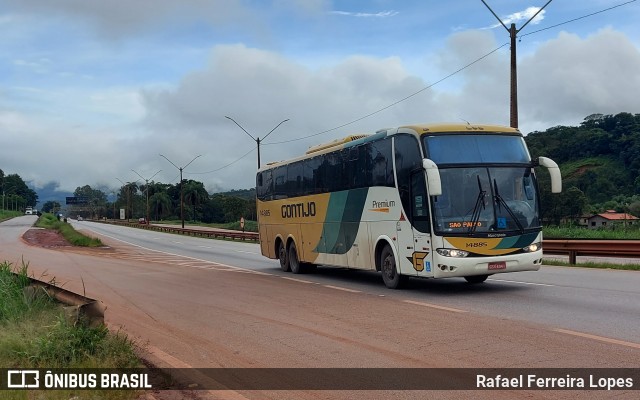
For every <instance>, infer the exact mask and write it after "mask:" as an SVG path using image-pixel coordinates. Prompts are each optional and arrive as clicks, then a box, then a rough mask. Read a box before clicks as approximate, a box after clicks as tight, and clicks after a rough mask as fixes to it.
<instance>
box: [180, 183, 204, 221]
mask: <svg viewBox="0 0 640 400" xmlns="http://www.w3.org/2000/svg"><path fill="white" fill-rule="evenodd" d="M183 185H184V186H183V188H182V190H184V202H185V204H189V205H191V206H192V210H193V221H194V222H195V220H196V206H198V205H199V204H202V203H205V202H206V201H207V200H208V199H209V193H208V192H207V190H206V189H205V188H204V184H203V183H202V182H198V181H194V180H191V179H190V180H188V181H185V182H184V183H183Z"/></svg>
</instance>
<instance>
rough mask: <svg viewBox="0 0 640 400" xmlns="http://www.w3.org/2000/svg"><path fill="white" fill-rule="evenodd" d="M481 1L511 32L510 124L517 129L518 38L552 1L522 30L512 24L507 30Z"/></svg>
mask: <svg viewBox="0 0 640 400" xmlns="http://www.w3.org/2000/svg"><path fill="white" fill-rule="evenodd" d="M480 1H482V3H483V4H484V5H485V6H486V7H487V8H488V9H489V11H491V14H493V16H494V17H496V19H497V20H498V21H499V22H500V24H501V25H502V26H503V27H504V29H506V30H507V32H509V38H510V39H511V87H510V97H511V101H510V114H511V115H510V122H511V127H512V128H517V127H518V71H517V68H516V37H517V35H518V33H520V31H521V30H523V29H524V27H525V26H527V24H529V22H531V20H533V19H534V18H535V17H536V16H538V14H540V12H541V11H542V10H543V9H544V8H545V7H546V6H548V5H549V3H551V1H552V0H549V1H548V2H547V4H545V5H544V6H542V8H540V9H539V10H538V12H536V13H535V14H534V15H533V17H531V18H529V20H528V21H527V22H525V23H524V25H522V26H521V27H520V29H516V24H511V27H510V28H507V26H506V25H505V24H504V22H502V20H501V19H500V17H498V15H497V14H496V13H495V12H493V10H492V9H491V7H489V5H488V4H487V3H486V2H485V1H484V0H480Z"/></svg>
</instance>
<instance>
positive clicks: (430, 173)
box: [422, 158, 442, 196]
mask: <svg viewBox="0 0 640 400" xmlns="http://www.w3.org/2000/svg"><path fill="white" fill-rule="evenodd" d="M422 168H424V170H425V172H426V173H427V188H428V189H429V196H440V195H441V194H442V182H441V181H440V171H439V170H438V166H437V165H436V163H434V162H433V161H432V160H430V159H428V158H425V159H423V160H422Z"/></svg>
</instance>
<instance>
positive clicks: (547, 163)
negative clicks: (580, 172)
mask: <svg viewBox="0 0 640 400" xmlns="http://www.w3.org/2000/svg"><path fill="white" fill-rule="evenodd" d="M538 165H541V166H544V167H546V168H548V169H549V172H550V176H551V186H552V187H551V190H552V192H554V193H557V192H559V191H560V190H561V185H562V183H561V177H560V172H559V169H558V166H557V164H556V163H555V162H553V161H552V160H550V159H548V158H545V157H540V158H539V159H537V160H535V161H533V160H531V157H530V155H529V152H528V150H527V147H526V144H525V141H524V139H523V136H522V134H521V133H520V131H518V130H517V129H514V128H508V127H502V126H492V125H470V124H466V125H463V124H447V125H411V126H402V127H399V128H393V129H384V130H380V131H378V132H376V133H375V134H371V135H354V136H349V137H346V138H344V139H339V140H335V141H333V142H331V143H327V144H324V145H319V146H315V147H312V148H310V149H309V150H308V151H307V152H306V154H305V155H303V156H301V157H298V158H294V159H291V160H288V161H283V162H276V163H270V164H268V165H267V166H265V167H263V168H261V169H259V170H258V173H257V178H256V194H257V209H258V222H259V231H260V246H261V251H262V254H263V255H264V256H266V257H269V258H273V259H279V260H280V266H281V268H282V270H284V271H291V272H293V273H300V272H303V271H304V270H306V269H309V268H313V267H315V266H316V265H329V266H339V267H347V268H355V269H364V270H376V271H380V272H381V273H382V278H383V280H384V283H385V285H386V286H387V287H389V288H398V287H399V286H401V285H402V283H403V282H404V281H406V279H407V278H408V277H411V276H414V277H424V278H446V277H463V278H465V279H466V280H467V281H468V282H470V283H480V282H483V281H485V280H486V279H487V277H488V276H489V275H492V274H497V273H504V272H515V271H533V270H538V269H539V268H540V265H541V263H542V228H541V226H540V202H539V193H538V187H537V180H536V176H535V172H534V167H536V166H538Z"/></svg>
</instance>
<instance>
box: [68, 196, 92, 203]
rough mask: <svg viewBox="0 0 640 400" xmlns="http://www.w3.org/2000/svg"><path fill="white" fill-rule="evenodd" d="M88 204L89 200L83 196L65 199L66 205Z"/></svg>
mask: <svg viewBox="0 0 640 400" xmlns="http://www.w3.org/2000/svg"><path fill="white" fill-rule="evenodd" d="M88 202H89V199H87V198H86V197H83V196H78V197H67V205H69V204H71V205H85V204H87V203H88Z"/></svg>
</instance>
